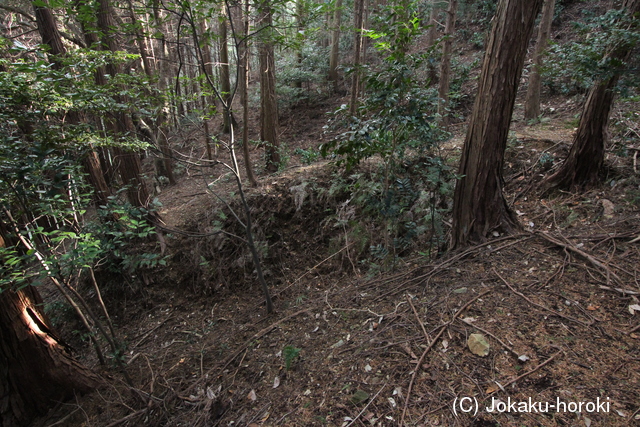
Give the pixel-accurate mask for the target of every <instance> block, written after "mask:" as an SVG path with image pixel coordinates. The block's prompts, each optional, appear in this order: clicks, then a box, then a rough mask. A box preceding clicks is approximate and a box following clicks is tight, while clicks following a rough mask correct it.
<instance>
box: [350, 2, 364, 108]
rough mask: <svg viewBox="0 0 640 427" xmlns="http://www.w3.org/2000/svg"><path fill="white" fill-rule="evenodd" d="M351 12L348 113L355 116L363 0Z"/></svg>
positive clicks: (358, 87) (358, 84)
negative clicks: (351, 41)
mask: <svg viewBox="0 0 640 427" xmlns="http://www.w3.org/2000/svg"><path fill="white" fill-rule="evenodd" d="M354 9H355V10H354V11H353V27H354V29H355V32H356V34H355V41H354V51H353V80H352V82H351V102H350V104H349V113H350V114H351V115H352V116H355V115H356V111H357V109H358V92H359V89H360V53H361V52H362V24H363V20H362V17H363V14H364V0H355V5H354Z"/></svg>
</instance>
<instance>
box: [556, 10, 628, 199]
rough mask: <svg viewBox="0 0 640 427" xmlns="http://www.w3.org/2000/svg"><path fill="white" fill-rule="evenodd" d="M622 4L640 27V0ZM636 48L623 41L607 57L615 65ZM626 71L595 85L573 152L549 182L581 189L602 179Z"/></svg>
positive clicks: (587, 102) (571, 151)
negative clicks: (614, 109)
mask: <svg viewBox="0 0 640 427" xmlns="http://www.w3.org/2000/svg"><path fill="white" fill-rule="evenodd" d="M622 7H623V9H625V10H626V11H627V13H628V14H629V15H630V17H631V19H632V20H633V25H634V26H635V27H636V28H637V25H638V18H637V15H638V13H640V0H625V1H624V3H623V5H622ZM633 47H634V46H633V44H631V43H628V42H625V41H622V42H620V43H618V44H617V45H616V46H613V47H612V49H611V52H610V53H609V54H608V55H607V59H609V60H611V63H612V64H614V65H615V64H623V65H624V64H625V63H626V61H627V60H628V59H629V56H630V55H631V50H632V49H633ZM623 70H624V67H623V66H618V67H617V68H616V69H614V70H613V72H612V73H611V74H610V75H609V76H608V77H606V78H604V79H602V80H600V81H597V82H596V83H595V84H594V85H593V86H592V87H591V89H590V90H589V93H588V94H587V100H586V101H585V103H584V106H583V107H582V115H581V116H580V123H579V124H578V130H577V132H576V134H575V136H574V137H573V145H572V146H571V150H570V151H569V155H568V156H567V158H566V159H565V161H564V162H563V163H562V166H560V169H558V171H557V172H556V173H554V174H553V175H551V176H550V177H549V178H548V180H547V184H550V185H552V186H555V187H557V188H565V189H579V188H584V187H587V186H589V185H593V184H596V183H597V182H598V173H599V171H600V168H601V167H602V164H603V162H604V149H605V145H606V143H607V136H608V135H607V127H608V123H609V114H610V113H611V107H612V106H613V99H614V96H615V92H614V89H615V87H616V85H617V84H618V80H619V79H620V74H621V73H622V71H623Z"/></svg>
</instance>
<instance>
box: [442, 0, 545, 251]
mask: <svg viewBox="0 0 640 427" xmlns="http://www.w3.org/2000/svg"><path fill="white" fill-rule="evenodd" d="M541 6H542V0H500V3H499V4H498V8H497V11H496V16H495V17H494V18H493V19H494V24H493V28H492V30H491V36H490V37H489V40H488V43H487V51H486V53H485V57H484V63H483V66H482V72H481V75H480V80H479V83H478V94H477V95H476V100H475V104H474V107H473V113H472V115H471V120H470V123H469V128H468V130H467V136H466V138H465V142H464V148H463V151H462V158H461V160H460V169H459V173H460V175H462V178H461V179H460V180H459V181H458V183H457V185H456V190H455V194H454V200H453V231H452V246H453V247H454V248H455V247H458V246H463V245H466V244H468V243H471V242H478V241H483V240H485V239H486V237H487V235H488V234H489V233H490V232H491V231H493V230H496V229H502V230H503V231H510V230H511V229H513V228H516V227H517V220H516V218H515V215H514V214H513V212H511V210H510V209H509V207H508V206H507V202H506V201H505V199H504V196H503V194H502V184H503V178H502V168H503V163H504V151H505V149H506V145H507V136H508V132H509V124H510V122H511V115H512V114H513V105H514V102H515V99H516V92H517V89H518V83H519V80H520V75H521V73H522V67H523V65H524V58H525V55H526V53H527V45H528V44H529V39H530V37H531V32H532V31H533V26H534V23H535V20H536V15H537V14H538V12H539V11H540V7H541Z"/></svg>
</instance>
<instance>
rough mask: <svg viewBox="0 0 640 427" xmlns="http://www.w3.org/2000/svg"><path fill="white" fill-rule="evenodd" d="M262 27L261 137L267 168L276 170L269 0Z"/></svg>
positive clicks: (262, 12) (263, 10)
mask: <svg viewBox="0 0 640 427" xmlns="http://www.w3.org/2000/svg"><path fill="white" fill-rule="evenodd" d="M259 13H260V21H261V22H260V27H261V28H265V30H264V34H263V39H262V40H261V42H260V49H259V56H260V139H261V140H262V141H264V143H265V144H266V158H267V166H266V169H267V171H269V172H276V171H277V170H278V167H279V166H280V144H279V142H278V100H277V98H276V70H275V68H276V64H275V59H274V56H273V55H274V53H273V40H271V38H270V37H271V26H272V15H273V10H272V9H271V5H269V2H268V0H263V1H262V2H261V3H260V6H259Z"/></svg>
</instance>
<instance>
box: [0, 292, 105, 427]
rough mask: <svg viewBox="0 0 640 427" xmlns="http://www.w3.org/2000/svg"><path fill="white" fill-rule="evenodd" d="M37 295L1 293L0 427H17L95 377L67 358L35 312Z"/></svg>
mask: <svg viewBox="0 0 640 427" xmlns="http://www.w3.org/2000/svg"><path fill="white" fill-rule="evenodd" d="M41 304H42V300H41V299H40V296H39V294H38V292H37V290H36V289H35V288H34V287H32V286H27V287H26V288H23V289H21V290H18V291H12V290H4V291H2V292H0V425H2V426H21V425H28V423H29V422H30V421H31V420H32V419H33V418H34V417H36V416H38V415H43V414H45V413H46V412H47V411H48V410H49V409H50V408H51V407H53V406H54V405H56V404H57V403H58V402H60V401H64V400H67V399H69V398H71V397H73V396H74V395H75V394H76V393H85V392H88V391H90V390H92V389H94V388H95V387H96V386H98V385H99V384H100V383H101V379H100V377H98V376H97V375H96V374H94V373H93V372H91V371H90V370H89V369H87V368H86V367H84V366H82V365H81V364H79V363H78V362H76V361H75V360H74V359H73V358H72V357H70V356H69V354H68V353H67V350H66V349H65V345H64V344H63V343H61V341H60V340H59V339H58V338H57V337H56V335H55V333H54V332H53V330H52V327H51V325H50V323H49V321H48V319H47V317H46V316H45V315H44V313H42V312H41V311H40V308H39V307H40V306H41Z"/></svg>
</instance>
